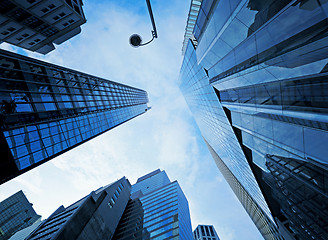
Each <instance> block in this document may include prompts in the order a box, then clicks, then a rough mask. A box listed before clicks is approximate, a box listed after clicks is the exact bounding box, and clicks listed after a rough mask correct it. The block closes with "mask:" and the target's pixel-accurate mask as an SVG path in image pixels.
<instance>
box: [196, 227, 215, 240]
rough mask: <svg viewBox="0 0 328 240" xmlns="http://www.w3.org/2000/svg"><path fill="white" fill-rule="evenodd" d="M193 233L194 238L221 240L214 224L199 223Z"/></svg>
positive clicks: (199, 239)
mask: <svg viewBox="0 0 328 240" xmlns="http://www.w3.org/2000/svg"><path fill="white" fill-rule="evenodd" d="M193 235H194V240H220V238H219V236H218V234H217V233H216V231H215V229H214V227H213V226H212V225H198V226H197V227H196V229H195V230H194V232H193Z"/></svg>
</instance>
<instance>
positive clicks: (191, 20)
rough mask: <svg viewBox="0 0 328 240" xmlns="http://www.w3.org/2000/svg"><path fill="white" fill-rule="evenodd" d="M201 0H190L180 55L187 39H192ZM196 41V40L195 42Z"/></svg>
mask: <svg viewBox="0 0 328 240" xmlns="http://www.w3.org/2000/svg"><path fill="white" fill-rule="evenodd" d="M201 4H202V0H192V1H191V4H190V9H189V15H188V19H187V26H186V29H185V35H184V38H183V44H182V55H184V54H185V52H186V49H187V45H188V42H189V39H193V31H194V27H195V24H196V20H197V16H198V14H199V11H200V7H201ZM195 43H196V42H195Z"/></svg>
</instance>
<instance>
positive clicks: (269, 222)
mask: <svg viewBox="0 0 328 240" xmlns="http://www.w3.org/2000/svg"><path fill="white" fill-rule="evenodd" d="M192 5H194V6H195V7H193V8H192V9H191V10H192V11H193V14H192V15H190V16H189V19H188V23H187V28H186V29H187V30H188V31H189V30H190V29H193V30H192V34H186V35H185V41H184V47H183V54H184V61H183V64H182V67H181V72H180V81H179V84H180V89H181V91H182V92H183V94H184V96H185V99H186V101H187V103H188V105H189V107H190V110H191V111H192V113H193V115H194V117H195V119H196V122H197V124H198V126H199V128H200V130H201V132H202V135H203V137H204V139H205V140H206V143H207V145H208V147H209V149H210V152H211V153H212V155H213V157H214V159H215V161H216V163H217V165H218V167H219V169H220V170H221V172H222V173H223V175H224V176H225V178H226V179H227V181H228V183H229V184H230V186H231V187H232V189H233V190H234V192H235V194H236V195H237V197H238V198H239V200H240V201H241V203H242V204H243V206H244V207H245V209H246V210H247V212H248V213H249V215H250V216H251V218H252V219H253V221H254V223H255V224H256V226H257V227H258V229H259V230H260V232H261V233H262V235H263V236H264V238H265V239H327V237H328V229H327V227H326V226H327V225H328V221H327V219H328V215H327V214H328V212H327V210H326V209H327V206H328V205H327V204H328V185H327V170H328V166H327V164H328V161H327V157H326V156H327V155H328V152H327V147H326V145H327V142H328V132H327V131H328V128H327V126H328V124H327V123H328V116H327V107H328V98H327V96H328V84H327V79H326V78H327V69H328V67H327V66H328V64H327V63H328V59H327V56H328V55H327V51H328V37H327V36H328V35H327V29H328V24H327V17H328V3H327V1H321V0H319V1H315V0H308V1H290V0H286V1H278V0H263V1H257V0H247V1H246V0H245V1H242V0H234V1H228V0H222V1H216V0H212V1H210V0H203V1H195V0H194V1H192ZM195 12H197V13H198V14H195ZM195 15H197V17H195ZM190 18H193V19H194V21H192V19H190Z"/></svg>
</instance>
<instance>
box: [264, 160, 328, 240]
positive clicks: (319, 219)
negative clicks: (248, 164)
mask: <svg viewBox="0 0 328 240" xmlns="http://www.w3.org/2000/svg"><path fill="white" fill-rule="evenodd" d="M266 165H267V167H268V169H269V170H270V173H271V174H265V175H264V176H263V178H264V180H265V181H266V182H267V183H268V184H269V186H270V187H271V188H272V189H273V197H274V198H275V199H276V200H277V201H278V202H279V203H280V207H281V213H282V214H283V215H284V217H286V219H288V220H286V221H285V226H286V227H287V228H288V229H289V231H290V232H291V233H293V235H295V236H296V238H297V239H302V240H303V239H304V240H307V239H320V240H321V239H322V240H323V239H327V238H328V227H327V219H328V211H327V209H328V174H327V167H326V166H325V165H321V164H318V163H317V164H314V163H309V162H304V161H301V160H298V159H291V158H284V157H280V156H274V155H267V163H266ZM278 217H279V216H278Z"/></svg>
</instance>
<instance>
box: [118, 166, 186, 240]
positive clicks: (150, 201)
mask: <svg viewBox="0 0 328 240" xmlns="http://www.w3.org/2000/svg"><path fill="white" fill-rule="evenodd" d="M113 239H115V240H118V239H120V240H128V239H140V240H142V239H180V240H189V239H192V230H191V222H190V213H189V206H188V201H187V199H186V197H185V196H184V194H183V192H182V190H181V188H180V186H179V184H178V182H177V181H174V182H171V181H170V180H169V178H168V176H167V175H166V173H165V171H160V170H159V169H157V170H155V171H153V172H151V173H149V174H147V175H145V176H143V177H140V178H139V179H138V180H137V183H136V184H134V185H133V186H132V191H131V200H130V203H129V205H128V207H127V209H126V210H125V212H124V214H123V217H122V219H121V221H120V224H119V226H118V228H117V230H116V232H115V235H114V238H113Z"/></svg>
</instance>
